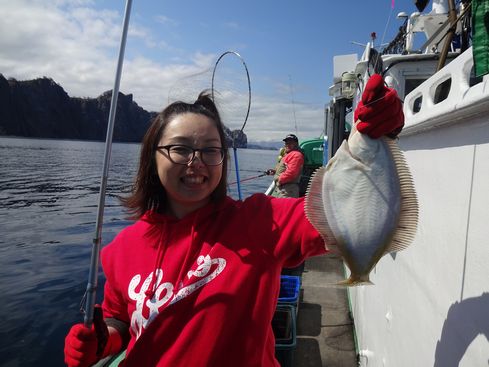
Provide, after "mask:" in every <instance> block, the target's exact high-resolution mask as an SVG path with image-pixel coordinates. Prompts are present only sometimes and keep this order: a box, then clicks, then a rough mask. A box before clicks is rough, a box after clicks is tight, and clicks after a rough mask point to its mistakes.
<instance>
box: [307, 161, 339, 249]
mask: <svg viewBox="0 0 489 367" xmlns="http://www.w3.org/2000/svg"><path fill="white" fill-rule="evenodd" d="M326 171H327V168H326V167H320V168H318V169H317V170H316V171H315V172H314V173H313V174H312V176H311V179H310V180H309V185H308V187H307V190H306V199H305V202H304V212H305V213H306V217H307V219H308V220H309V222H311V224H312V225H313V227H314V228H316V230H317V231H318V232H319V233H320V234H321V236H322V237H323V240H324V243H325V244H326V248H327V249H328V250H330V251H331V252H337V253H339V251H338V250H335V248H336V246H335V243H336V240H335V237H334V235H333V231H332V230H331V228H330V226H329V223H328V220H327V218H326V213H325V212H324V204H323V180H324V175H325V173H326Z"/></svg>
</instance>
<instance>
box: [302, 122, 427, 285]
mask: <svg viewBox="0 0 489 367" xmlns="http://www.w3.org/2000/svg"><path fill="white" fill-rule="evenodd" d="M305 212H306V216H307V217H308V219H309V220H310V222H311V223H312V225H313V226H314V227H315V228H316V229H317V230H318V232H319V233H321V235H322V236H323V238H324V239H325V243H326V246H327V247H328V249H329V250H330V251H331V252H332V253H337V254H339V255H341V257H342V258H343V260H344V261H345V263H346V265H347V266H348V268H349V269H350V272H351V274H350V277H349V279H347V280H345V281H343V282H341V283H340V284H343V285H359V284H371V282H370V280H369V273H370V271H371V270H372V268H373V267H374V266H375V264H376V263H377V262H378V261H379V260H380V258H381V257H382V256H383V255H385V254H387V253H389V252H395V251H400V250H403V249H405V248H406V247H408V246H409V245H410V244H411V242H412V241H413V238H414V236H415V234H416V229H417V223H418V201H417V197H416V192H415V189H414V185H413V180H412V177H411V174H410V172H409V168H408V166H407V164H406V161H405V159H404V155H403V153H402V152H401V150H400V149H399V147H398V145H397V142H396V140H394V139H390V138H387V137H382V138H380V139H371V138H369V137H368V136H367V135H364V134H361V133H359V132H357V131H356V130H355V129H353V131H352V133H351V135H350V137H349V139H348V141H344V142H343V144H342V145H341V146H340V148H339V149H338V151H337V152H336V154H335V156H334V157H333V158H331V159H330V161H329V162H328V165H327V166H326V167H321V168H320V169H318V170H317V171H316V172H315V173H314V175H313V177H312V178H311V181H310V182H309V187H308V190H307V193H306V201H305Z"/></svg>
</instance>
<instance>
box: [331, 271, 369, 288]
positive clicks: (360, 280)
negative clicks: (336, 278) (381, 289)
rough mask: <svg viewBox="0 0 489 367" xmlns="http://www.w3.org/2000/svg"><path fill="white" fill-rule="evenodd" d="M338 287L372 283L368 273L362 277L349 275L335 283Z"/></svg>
mask: <svg viewBox="0 0 489 367" xmlns="http://www.w3.org/2000/svg"><path fill="white" fill-rule="evenodd" d="M336 285H337V286H338V287H357V286H360V285H374V283H372V282H371V281H370V279H369V276H368V274H367V275H366V276H363V277H353V276H350V277H349V278H348V279H345V280H342V281H340V282H338V283H336Z"/></svg>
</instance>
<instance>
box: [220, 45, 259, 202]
mask: <svg viewBox="0 0 489 367" xmlns="http://www.w3.org/2000/svg"><path fill="white" fill-rule="evenodd" d="M225 56H235V57H237V58H238V59H239V61H240V62H241V65H242V66H243V68H244V70H245V72H246V81H247V86H248V93H247V94H248V96H247V97H248V98H247V99H248V103H247V105H246V113H245V117H244V120H243V123H242V125H241V128H240V129H239V130H238V131H232V132H231V139H232V145H233V153H234V154H233V155H234V166H235V170H236V183H237V184H238V197H239V200H242V199H243V197H242V193H241V185H240V182H241V180H240V178H239V164H238V150H237V146H236V138H237V137H238V136H240V135H241V134H239V133H242V132H243V130H244V128H245V126H246V122H247V121H248V117H249V115H250V108H251V82H250V74H249V72H248V67H247V66H246V63H245V61H244V60H243V58H242V57H241V55H240V54H239V53H237V52H236V51H226V52H224V53H223V54H222V55H221V56H219V58H218V59H217V61H216V63H215V65H214V70H213V72H212V82H211V93H212V100H213V101H214V103H216V97H217V94H218V91H217V90H216V88H215V77H216V71H217V67H218V65H219V63H220V62H221V61H222V60H223V59H224V57H225ZM220 70H222V69H220ZM225 85H226V84H225ZM228 85H229V84H228ZM228 89H229V88H228ZM225 92H226V88H224V89H223V90H222V92H221V93H223V94H222V96H223V97H224V98H225V97H226V94H224V93H225ZM228 92H229V91H228ZM243 97H244V96H239V97H238V99H239V100H238V101H236V99H233V100H230V99H229V98H228V102H227V103H226V107H229V106H236V102H237V103H238V104H239V103H240V102H241V99H242V98H243ZM234 112H235V111H234ZM233 118H235V116H230V117H229V122H230V121H232V119H233ZM239 119H240V117H239V116H238V120H239ZM227 122H228V121H226V123H227Z"/></svg>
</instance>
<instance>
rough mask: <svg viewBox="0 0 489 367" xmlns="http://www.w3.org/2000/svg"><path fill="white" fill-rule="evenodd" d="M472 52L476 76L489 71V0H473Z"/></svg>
mask: <svg viewBox="0 0 489 367" xmlns="http://www.w3.org/2000/svg"><path fill="white" fill-rule="evenodd" d="M472 52H473V55H474V71H475V76H476V77H478V76H482V75H485V74H487V73H489V0H472Z"/></svg>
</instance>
